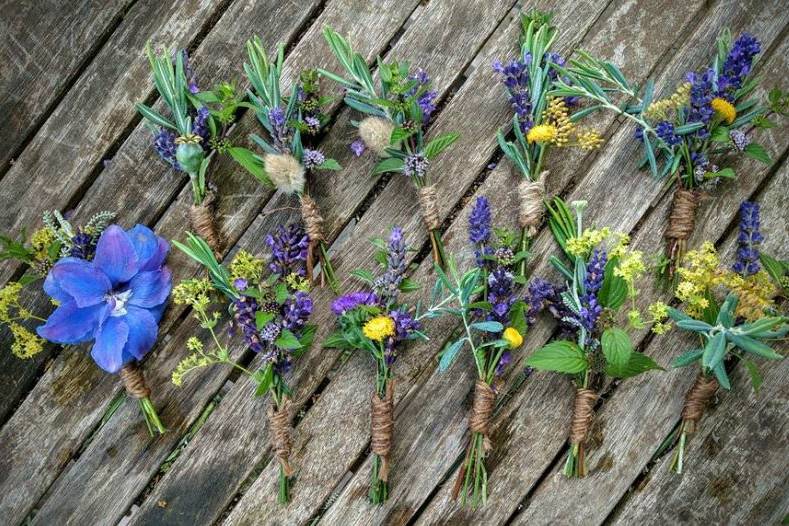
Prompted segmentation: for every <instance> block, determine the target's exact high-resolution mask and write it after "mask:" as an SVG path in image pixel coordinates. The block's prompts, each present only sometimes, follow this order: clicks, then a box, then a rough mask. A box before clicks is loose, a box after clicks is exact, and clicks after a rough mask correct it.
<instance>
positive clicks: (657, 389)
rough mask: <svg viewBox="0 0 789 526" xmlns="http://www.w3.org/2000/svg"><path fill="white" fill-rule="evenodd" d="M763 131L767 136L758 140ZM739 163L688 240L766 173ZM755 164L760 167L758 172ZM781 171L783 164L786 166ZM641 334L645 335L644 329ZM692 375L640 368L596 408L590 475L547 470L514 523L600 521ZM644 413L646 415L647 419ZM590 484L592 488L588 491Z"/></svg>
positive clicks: (669, 420)
mask: <svg viewBox="0 0 789 526" xmlns="http://www.w3.org/2000/svg"><path fill="white" fill-rule="evenodd" d="M779 23H780V21H779ZM756 27H758V26H751V27H750V28H746V29H748V30H750V31H754V34H756V33H755V28H756ZM761 27H764V26H761ZM787 50H789V43H787V42H785V41H784V42H783V43H782V45H781V46H780V47H779V48H778V49H777V50H776V51H775V52H773V54H772V56H771V57H770V58H769V59H768V62H767V63H766V64H765V66H766V68H765V71H763V74H764V80H765V84H763V85H764V86H765V87H768V88H769V87H770V86H772V85H773V82H775V81H778V79H780V78H781V77H782V76H783V75H784V72H785V71H786V67H787V59H786V52H787ZM773 79H775V80H773ZM765 91H766V90H765ZM762 95H764V91H763V92H762ZM764 136H766V137H767V139H768V140H767V141H762V137H764ZM759 137H760V139H759V141H760V142H763V143H764V144H765V146H766V147H767V148H768V149H769V150H770V151H771V152H776V153H777V154H778V153H779V152H780V153H781V154H782V153H783V152H785V151H786V148H787V146H788V145H789V141H787V140H786V138H785V137H782V136H781V134H775V133H772V134H769V135H767V134H761V133H760V134H759ZM740 168H741V169H740V170H738V172H739V173H740V174H746V173H747V174H749V175H747V176H744V177H741V179H740V180H739V181H738V182H737V183H736V184H729V185H724V187H723V188H720V189H719V191H718V192H716V193H715V196H714V200H715V201H714V206H706V207H704V209H703V210H702V213H701V215H700V217H699V222H698V223H697V225H698V227H697V231H696V233H695V235H694V236H693V238H692V239H691V243H692V244H691V246H694V245H695V246H698V245H699V244H700V243H701V242H702V240H706V239H710V240H713V241H717V240H718V239H719V238H720V237H721V235H722V234H724V233H725V231H726V228H727V227H728V226H729V225H730V224H731V221H732V220H733V218H735V217H736V213H737V209H738V205H739V203H740V202H741V201H742V200H744V199H746V198H747V197H748V196H749V195H751V193H752V192H754V191H755V190H756V189H757V188H758V187H759V184H760V182H761V181H762V180H763V179H764V175H765V170H764V168H763V167H762V166H758V164H756V163H754V162H747V163H743V164H740ZM752 169H754V170H756V172H757V173H758V175H756V176H755V177H754V175H755V174H754V173H753V172H752V171H751V170H752ZM783 170H784V171H787V167H786V166H785V165H784V167H783ZM668 207H669V200H668V199H665V200H663V202H661V204H660V206H659V207H658V214H657V216H658V217H665V213H667V212H668ZM763 224H765V225H767V224H766V223H763ZM776 224H783V223H776ZM660 227H661V225H660V224H659V223H649V224H648V225H646V228H643V229H641V230H640V231H639V232H638V235H637V236H635V237H634V239H633V246H635V247H638V248H640V249H642V250H644V251H645V252H647V253H649V252H651V251H654V248H653V247H654V246H655V243H654V241H655V240H659V239H660ZM767 228H769V227H767ZM767 228H766V229H765V230H766V231H767V232H768V233H770V232H772V231H773V230H780V229H769V230H768V229H767ZM641 294H642V296H641V298H640V301H639V305H640V306H641V307H642V308H643V307H646V305H647V304H648V303H650V302H651V301H654V299H656V298H660V299H662V300H664V301H668V300H670V295H669V294H667V293H666V292H665V291H662V290H658V289H657V288H655V287H654V284H647V285H646V286H644V287H641ZM640 337H643V333H642V334H641V335H640ZM689 345H693V340H692V338H690V336H689V334H687V333H677V334H673V335H671V336H668V337H658V338H655V339H654V340H652V341H651V342H650V343H649V346H648V347H647V349H646V351H645V352H646V353H647V354H648V355H650V356H651V357H652V358H654V359H655V360H657V361H658V362H659V363H662V364H669V363H670V362H671V359H672V358H673V357H674V356H678V355H679V354H680V353H681V352H683V350H685V349H687V348H689ZM694 378H695V370H694V369H691V368H687V369H680V370H669V371H668V372H666V373H662V374H654V375H652V374H648V375H643V376H640V377H637V378H634V379H631V380H628V381H625V382H622V384H621V385H620V386H619V387H618V388H617V389H616V391H615V392H614V394H613V395H612V396H611V398H610V399H608V400H606V402H605V404H604V405H603V407H602V409H601V410H600V411H599V412H598V416H599V418H597V419H596V422H597V428H598V429H599V431H600V433H601V434H602V436H603V437H604V440H603V443H602V444H601V445H599V446H598V447H595V448H594V449H593V450H592V451H590V452H589V453H588V455H587V460H588V462H589V464H588V465H589V466H590V475H591V476H589V477H587V478H586V479H584V480H580V481H575V480H572V481H568V480H566V479H564V478H563V476H562V475H561V474H560V473H552V474H551V475H550V476H548V478H546V480H545V481H543V482H542V483H541V484H540V485H539V486H538V487H537V489H536V490H535V491H534V494H533V495H532V496H531V497H530V499H529V503H528V507H527V508H526V509H525V510H523V512H522V513H521V515H520V516H519V517H518V520H517V521H516V522H518V523H521V524H525V523H529V522H532V521H536V522H540V521H541V520H545V519H546V518H548V517H554V518H556V517H558V518H559V519H560V520H566V521H568V522H574V521H576V520H578V521H582V522H584V523H585V522H587V521H589V522H602V521H603V520H604V519H605V517H606V516H607V515H608V513H609V512H610V511H611V510H612V509H613V507H614V506H615V505H616V503H617V501H618V500H619V498H620V497H621V495H623V494H624V493H625V492H626V491H627V490H628V488H629V486H630V483H631V482H632V481H633V480H634V479H635V478H636V477H637V476H638V475H639V473H640V472H641V471H642V470H643V468H644V467H645V466H646V465H647V463H648V462H649V459H650V457H651V455H652V452H653V451H655V450H657V448H658V446H659V444H660V442H661V441H662V440H663V439H664V438H665V437H666V436H667V435H668V433H669V432H670V430H671V428H672V427H673V425H674V424H675V422H676V421H677V415H679V413H680V411H681V409H682V401H683V395H684V393H685V392H686V390H687V389H688V388H689V387H690V386H691V384H692V383H693V380H694ZM635 408H638V410H635ZM645 415H648V418H646V417H645ZM557 471H558V469H557ZM592 489H594V491H591V490H592ZM570 492H572V493H570ZM587 493H588V494H589V495H588V497H586V498H585V499H582V500H583V502H578V500H579V499H569V498H568V497H569V495H578V494H585V495H586V494H587ZM568 500H570V502H568ZM559 502H562V503H563V505H562V507H561V511H558V512H557V511H556V510H557V504H558V503H559ZM574 517H575V519H574Z"/></svg>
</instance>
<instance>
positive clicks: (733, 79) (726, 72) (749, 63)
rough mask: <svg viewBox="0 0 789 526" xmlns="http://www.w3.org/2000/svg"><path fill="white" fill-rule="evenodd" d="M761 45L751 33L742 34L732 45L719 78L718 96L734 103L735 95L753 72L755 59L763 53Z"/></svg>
mask: <svg viewBox="0 0 789 526" xmlns="http://www.w3.org/2000/svg"><path fill="white" fill-rule="evenodd" d="M761 50H762V46H761V43H760V42H759V41H758V40H757V39H756V38H754V37H753V35H750V34H749V33H742V34H741V35H740V36H739V37H737V40H735V41H734V44H732V46H731V49H730V50H729V54H728V55H727V56H726V60H725V61H724V63H723V67H722V68H721V73H720V75H719V76H718V82H717V84H718V96H720V97H724V98H726V99H727V100H728V101H729V102H734V95H735V93H736V92H737V90H738V89H740V88H741V87H742V84H743V82H744V81H745V77H747V76H748V74H749V73H750V72H751V69H752V67H753V59H754V57H756V55H758V54H759V52H761Z"/></svg>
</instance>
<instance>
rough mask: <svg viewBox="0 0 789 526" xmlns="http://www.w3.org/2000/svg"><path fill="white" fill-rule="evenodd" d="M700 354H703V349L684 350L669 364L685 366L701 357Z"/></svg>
mask: <svg viewBox="0 0 789 526" xmlns="http://www.w3.org/2000/svg"><path fill="white" fill-rule="evenodd" d="M702 354H704V349H693V350H692V351H687V352H684V353H682V354H680V355H679V356H677V357H676V358H674V361H673V362H671V366H672V367H685V366H686V365H690V364H692V363H693V362H695V361H697V360H698V359H699V358H701V355H702Z"/></svg>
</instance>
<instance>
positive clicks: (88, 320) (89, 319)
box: [36, 300, 109, 345]
mask: <svg viewBox="0 0 789 526" xmlns="http://www.w3.org/2000/svg"><path fill="white" fill-rule="evenodd" d="M108 313H109V309H108V307H107V305H106V304H101V305H93V306H91V307H86V308H84V309H80V308H79V307H77V304H76V302H75V301H73V300H69V301H68V302H66V303H63V304H62V305H60V306H59V307H58V308H57V309H55V311H54V312H53V313H52V314H50V315H49V318H48V319H47V321H46V323H45V324H44V325H40V326H39V327H38V328H37V329H36V332H38V335H39V336H41V337H42V338H44V339H46V340H48V341H51V342H54V343H60V344H64V345H72V344H76V343H83V342H86V341H88V340H90V339H91V338H93V334H94V333H95V332H96V329H97V328H98V327H99V325H100V324H101V323H102V322H103V321H104V319H105V318H106V317H107V314H108Z"/></svg>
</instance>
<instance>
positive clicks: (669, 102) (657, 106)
mask: <svg viewBox="0 0 789 526" xmlns="http://www.w3.org/2000/svg"><path fill="white" fill-rule="evenodd" d="M689 101H690V82H685V83H684V84H682V85H680V86H679V87H678V88H677V91H675V92H674V94H673V95H671V96H670V97H668V98H666V99H660V100H656V101H654V102H653V103H652V104H650V105H649V106H648V107H647V109H646V111H645V112H644V117H646V118H648V119H653V120H658V121H664V120H666V119H668V117H669V112H670V111H672V110H676V109H679V108H681V107H682V106H685V105H687V104H688V102H689Z"/></svg>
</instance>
